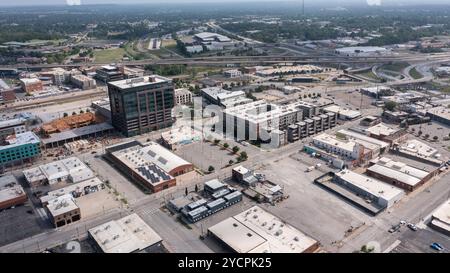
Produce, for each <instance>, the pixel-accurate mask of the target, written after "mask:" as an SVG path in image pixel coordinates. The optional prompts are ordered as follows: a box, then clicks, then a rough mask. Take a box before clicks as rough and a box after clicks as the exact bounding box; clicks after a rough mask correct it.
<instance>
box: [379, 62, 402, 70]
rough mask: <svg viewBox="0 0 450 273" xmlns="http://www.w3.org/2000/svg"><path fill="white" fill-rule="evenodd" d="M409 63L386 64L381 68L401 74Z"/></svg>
mask: <svg viewBox="0 0 450 273" xmlns="http://www.w3.org/2000/svg"><path fill="white" fill-rule="evenodd" d="M408 66H409V63H403V62H402V63H393V64H385V65H383V66H382V67H381V69H383V70H391V71H395V72H401V71H402V70H403V69H405V68H407V67H408Z"/></svg>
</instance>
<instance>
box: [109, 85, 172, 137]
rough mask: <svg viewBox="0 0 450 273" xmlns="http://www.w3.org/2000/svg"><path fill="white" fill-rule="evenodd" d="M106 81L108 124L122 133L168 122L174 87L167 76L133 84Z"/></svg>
mask: <svg viewBox="0 0 450 273" xmlns="http://www.w3.org/2000/svg"><path fill="white" fill-rule="evenodd" d="M117 83H118V82H111V83H108V93H109V98H110V104H111V118H112V125H113V126H114V127H115V128H116V129H117V130H119V131H120V132H122V133H123V134H124V135H125V136H127V137H131V136H135V135H140V134H145V133H148V132H151V131H154V130H158V129H161V128H165V127H168V126H171V125H172V123H173V119H172V115H171V113H172V108H173V107H174V99H175V95H174V87H173V84H172V81H171V80H170V79H165V80H164V81H160V80H158V81H157V82H148V83H147V82H146V84H139V85H137V86H133V85H128V86H125V85H126V84H125V85H124V84H117Z"/></svg>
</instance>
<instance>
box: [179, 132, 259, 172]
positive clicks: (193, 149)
mask: <svg viewBox="0 0 450 273" xmlns="http://www.w3.org/2000/svg"><path fill="white" fill-rule="evenodd" d="M225 142H226V143H228V144H229V145H230V147H229V149H231V148H232V147H233V146H239V147H240V151H239V153H240V152H242V151H246V152H247V154H248V155H249V156H250V153H249V149H247V147H245V148H244V147H243V146H242V145H238V144H236V143H235V142H234V141H228V140H227V141H225ZM225 142H224V141H222V142H221V143H225ZM176 154H178V155H179V156H180V157H182V158H184V159H185V160H187V161H189V162H191V163H192V164H194V165H195V166H196V167H198V168H200V169H202V170H203V171H207V170H208V168H209V166H213V167H214V169H215V170H220V169H222V168H223V167H226V166H227V165H228V163H229V161H230V160H233V161H234V162H237V155H235V154H233V153H232V152H230V151H228V150H225V149H223V148H222V147H221V146H218V145H214V144H213V143H211V142H201V141H199V142H196V143H192V144H188V145H183V146H180V147H179V148H178V150H177V151H176Z"/></svg>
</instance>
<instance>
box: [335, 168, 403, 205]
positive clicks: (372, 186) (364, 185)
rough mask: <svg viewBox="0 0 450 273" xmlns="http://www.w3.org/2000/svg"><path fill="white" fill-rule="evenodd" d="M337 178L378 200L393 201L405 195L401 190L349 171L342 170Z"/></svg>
mask: <svg viewBox="0 0 450 273" xmlns="http://www.w3.org/2000/svg"><path fill="white" fill-rule="evenodd" d="M336 176H338V177H339V178H341V179H342V180H344V181H346V182H347V183H350V184H352V185H353V186H355V187H357V188H360V189H362V190H364V191H365V192H367V193H370V194H372V195H373V196H376V197H377V198H383V199H385V200H391V199H393V198H395V197H396V196H398V195H399V194H402V193H403V191H402V190H400V189H399V188H396V187H394V186H391V185H389V184H387V183H384V182H381V181H379V180H377V179H374V178H371V177H368V176H366V175H362V174H359V173H355V172H352V171H349V170H342V171H340V172H338V173H336Z"/></svg>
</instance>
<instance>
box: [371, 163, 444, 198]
mask: <svg viewBox="0 0 450 273" xmlns="http://www.w3.org/2000/svg"><path fill="white" fill-rule="evenodd" d="M370 164H371V166H370V167H369V168H368V169H367V174H368V175H370V176H372V177H375V178H377V179H380V180H382V181H385V182H387V183H389V184H392V185H394V186H396V187H399V188H402V189H404V190H407V191H410V192H411V191H414V190H415V189H417V188H418V187H420V186H421V185H423V184H424V183H425V182H427V181H428V180H430V179H431V178H432V177H433V176H435V175H436V174H437V171H438V169H436V170H435V171H432V172H426V171H423V170H420V169H417V168H415V167H412V166H409V165H406V164H405V163H402V162H398V161H394V160H392V159H390V158H387V157H381V158H377V159H374V160H372V161H371V162H370Z"/></svg>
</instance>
